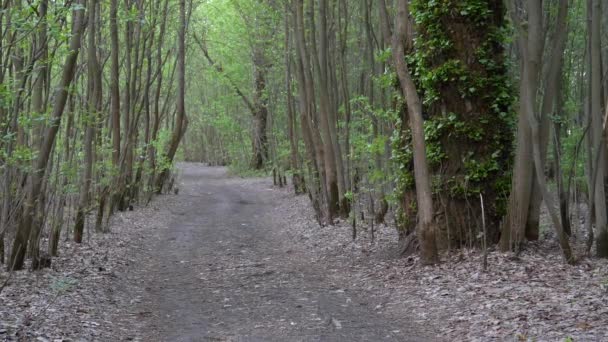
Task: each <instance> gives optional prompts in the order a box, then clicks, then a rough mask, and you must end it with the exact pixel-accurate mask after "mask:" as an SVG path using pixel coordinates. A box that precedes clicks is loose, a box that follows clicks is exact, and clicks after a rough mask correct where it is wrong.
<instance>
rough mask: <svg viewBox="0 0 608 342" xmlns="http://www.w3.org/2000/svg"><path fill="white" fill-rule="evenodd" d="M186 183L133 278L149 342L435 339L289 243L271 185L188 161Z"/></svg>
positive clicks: (282, 196)
mask: <svg viewBox="0 0 608 342" xmlns="http://www.w3.org/2000/svg"><path fill="white" fill-rule="evenodd" d="M179 187H180V189H179V190H180V192H179V195H177V196H175V198H174V200H173V201H171V204H170V208H169V210H170V212H171V213H172V214H171V215H172V218H171V220H170V222H171V223H170V224H169V225H168V226H167V227H166V228H163V229H160V230H158V232H157V242H156V246H152V248H151V249H150V251H153V252H151V253H149V255H146V256H145V257H143V258H140V260H139V261H138V263H139V264H140V265H135V266H136V267H134V268H133V269H135V270H137V271H134V273H132V274H131V275H130V277H132V278H134V279H136V280H137V282H138V283H139V284H140V287H143V288H142V289H140V290H138V292H139V293H140V294H141V296H140V297H141V300H140V301H139V304H137V305H138V306H139V307H138V311H139V312H140V323H141V324H142V326H141V329H142V335H143V337H144V338H143V339H144V340H145V341H429V339H428V337H424V336H425V335H424V334H421V333H420V332H421V331H423V330H419V329H414V324H413V323H412V322H411V321H409V320H408V317H407V316H408V314H407V313H405V312H404V313H403V315H398V317H396V315H394V314H392V315H391V314H389V313H385V312H383V310H381V309H380V308H381V307H382V305H381V304H383V303H382V299H381V298H377V297H374V298H371V297H370V296H368V295H367V291H366V290H363V289H356V288H351V287H349V284H348V275H347V274H346V273H347V272H348V271H341V270H336V267H338V265H332V264H331V263H330V261H327V260H325V261H324V262H323V263H320V262H319V261H314V260H315V259H314V258H313V256H312V255H309V254H310V253H307V251H306V250H305V248H304V247H299V246H298V245H297V244H296V243H295V242H292V241H289V239H287V238H286V236H287V235H285V234H283V232H284V231H285V230H288V229H289V226H288V223H287V224H286V223H285V222H281V220H280V219H276V218H273V217H271V216H272V215H270V214H271V213H272V209H273V208H275V207H276V206H277V205H278V203H280V201H285V200H288V198H287V197H286V196H287V195H286V193H285V192H280V191H275V190H272V189H270V184H269V181H264V182H253V183H252V182H251V181H250V180H247V179H239V178H231V177H228V176H227V174H226V170H225V169H223V168H210V167H204V166H202V165H200V164H181V165H180V177H179ZM138 297H139V296H138ZM427 336H428V335H427Z"/></svg>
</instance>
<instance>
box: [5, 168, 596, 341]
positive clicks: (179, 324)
mask: <svg viewBox="0 0 608 342" xmlns="http://www.w3.org/2000/svg"><path fill="white" fill-rule="evenodd" d="M178 184H179V190H180V192H179V194H178V195H163V196H158V197H156V198H155V199H154V200H153V201H152V203H151V204H150V205H149V206H148V207H145V208H136V209H135V211H133V212H125V213H119V214H117V215H116V216H115V217H114V218H113V219H112V233H110V234H106V235H96V234H90V238H89V239H88V240H87V241H86V243H83V244H82V245H80V246H77V245H74V244H72V243H69V242H67V241H66V242H64V243H63V244H62V249H61V257H59V258H56V259H54V262H53V267H52V268H51V269H46V270H42V271H37V272H29V271H19V272H15V273H14V274H12V275H11V278H10V279H9V281H8V283H7V284H8V285H7V286H6V287H5V288H4V289H3V290H2V293H0V340H8V341H13V340H24V341H30V340H34V341H68V340H69V341H120V340H123V341H125V340H134V341H456V340H458V341H465V340H466V341H469V340H478V341H488V340H496V341H502V340H522V341H526V340H536V341H559V340H566V339H568V338H571V339H572V340H573V341H607V340H608V329H606V326H608V263H607V262H606V261H602V260H596V259H584V260H582V261H581V262H579V263H578V264H577V265H576V266H567V265H565V264H564V263H563V262H562V261H561V260H560V254H559V251H558V249H557V247H556V245H555V244H554V243H552V242H551V240H550V239H548V240H544V241H542V242H541V243H539V244H537V245H534V246H533V247H534V248H530V249H529V250H526V251H524V252H523V253H522V254H521V255H520V256H519V257H517V258H515V257H513V256H512V255H508V254H501V253H498V252H494V251H491V252H490V254H489V257H488V264H489V268H488V271H487V272H483V271H482V270H481V260H482V256H481V255H480V253H478V252H475V251H460V252H453V253H451V254H450V255H449V256H448V255H444V256H443V257H442V261H443V262H442V264H441V265H440V266H437V267H424V266H422V265H420V263H419V260H418V259H417V258H416V257H410V258H399V257H397V253H396V249H397V248H396V245H397V243H396V239H397V237H396V233H395V231H394V229H393V228H391V227H387V226H380V227H377V230H376V231H375V234H374V237H375V238H374V241H373V242H372V241H371V239H370V236H371V234H370V233H371V232H370V231H366V230H362V231H360V232H359V237H358V239H357V241H355V242H353V241H352V238H351V228H350V226H348V225H347V224H345V223H341V224H337V225H336V226H331V227H319V226H318V225H317V224H316V223H315V222H314V220H313V213H312V210H311V209H310V207H309V202H308V198H306V196H299V197H294V196H293V194H292V191H291V190H290V189H287V188H284V189H276V188H273V187H272V183H271V181H270V180H268V179H261V178H255V179H241V178H237V177H230V176H228V175H227V174H226V170H225V169H223V168H209V167H204V166H202V165H200V164H181V165H180V175H179V178H178ZM8 277H9V274H7V273H6V272H5V271H0V284H3V283H4V282H5V281H6V279H7V278H8Z"/></svg>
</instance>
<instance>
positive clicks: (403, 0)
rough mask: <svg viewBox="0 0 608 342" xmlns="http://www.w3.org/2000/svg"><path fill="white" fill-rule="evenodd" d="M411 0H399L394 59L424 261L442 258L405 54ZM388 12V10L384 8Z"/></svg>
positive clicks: (417, 106)
mask: <svg viewBox="0 0 608 342" xmlns="http://www.w3.org/2000/svg"><path fill="white" fill-rule="evenodd" d="M408 6H409V5H408V0H397V14H396V16H395V32H394V33H393V35H392V37H393V38H392V50H393V63H394V65H395V70H396V71H397V76H398V78H399V83H400V86H401V93H402V95H403V97H404V99H405V101H406V103H407V112H408V117H409V123H410V127H411V130H412V141H413V150H414V178H415V183H416V197H417V201H418V227H417V235H418V239H419V241H420V249H421V258H422V262H423V263H425V264H435V263H438V262H439V255H438V252H437V243H436V237H435V234H436V226H435V221H434V218H433V195H432V192H431V181H430V173H429V167H428V161H427V157H426V144H425V141H424V127H423V118H422V104H421V102H420V97H419V96H418V93H417V91H416V86H415V85H414V82H413V80H412V77H411V75H410V73H409V70H408V67H407V64H406V63H405V59H404V58H403V56H404V55H405V46H404V43H403V42H404V41H406V34H407V20H408V19H407V18H408V15H409V8H408ZM383 13H384V15H385V16H387V14H386V10H384V11H383ZM384 23H385V28H384V30H385V32H388V31H389V30H390V28H388V27H387V26H388V20H387V19H386V18H385V20H384Z"/></svg>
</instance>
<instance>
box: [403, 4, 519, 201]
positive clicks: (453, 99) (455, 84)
mask: <svg viewBox="0 0 608 342" xmlns="http://www.w3.org/2000/svg"><path fill="white" fill-rule="evenodd" d="M489 4H490V2H488V1H484V0H467V1H454V0H441V1H440V0H434V1H426V0H413V1H412V3H411V13H412V16H413V18H414V21H415V23H416V25H417V30H418V32H419V34H418V35H417V36H416V38H415V40H414V45H415V51H414V52H413V53H412V54H410V55H408V56H405V58H406V61H407V63H408V65H409V66H410V69H411V70H412V73H413V76H414V81H415V83H416V85H417V88H418V90H419V93H420V95H421V99H422V102H423V110H424V112H425V113H426V114H427V115H428V118H426V120H425V122H424V131H425V140H426V143H427V145H426V147H427V150H426V153H427V158H428V162H429V166H430V168H431V170H433V172H434V176H433V178H432V187H433V191H434V192H435V193H438V192H442V193H447V194H449V196H450V197H455V198H465V197H468V196H477V194H479V193H480V192H485V191H491V193H494V194H495V195H496V196H497V200H496V203H493V205H494V207H495V209H496V212H503V211H504V209H505V207H506V203H505V200H506V198H507V197H508V196H507V194H508V192H509V189H510V160H511V151H512V143H511V141H512V137H513V133H512V132H513V129H514V116H513V109H512V103H513V102H514V98H515V97H514V95H513V94H514V91H513V88H512V85H511V82H510V80H509V76H508V73H507V70H508V69H507V63H506V62H505V59H504V55H503V54H502V52H501V48H500V46H502V44H504V43H505V42H506V41H507V40H508V38H507V37H508V33H509V29H508V28H507V27H506V26H498V25H496V24H495V22H496V16H497V15H499V14H500V15H502V13H499V14H497V13H495V12H494V11H493V9H495V8H496V7H494V8H490V7H489ZM498 8H500V6H498ZM459 23H467V24H459ZM456 30H462V32H459V33H456ZM475 30H477V31H475ZM479 30H481V31H479ZM464 34H469V35H470V36H472V37H475V38H473V39H477V40H478V41H477V42H476V46H477V48H476V49H475V50H474V51H473V54H472V56H471V57H472V58H474V59H473V60H471V59H468V60H464V59H462V55H460V54H459V52H458V51H459V50H458V49H461V46H462V45H461V44H462V42H460V41H459V39H463V38H462V37H463V35H464ZM497 51H500V52H499V53H497ZM471 57H469V58H471ZM445 103H451V104H454V103H463V105H462V106H460V107H458V106H457V107H455V108H447V109H446V108H445V107H443V106H444V105H445ZM466 103H470V105H469V106H470V107H471V108H466V106H465V105H464V104H466ZM473 103H475V104H476V107H473V105H472V104H473ZM397 125H398V127H399V129H398V134H397V135H396V136H394V137H393V147H394V150H393V158H392V159H393V161H394V162H396V164H397V165H398V166H399V173H398V174H397V177H396V183H397V191H400V192H401V193H405V192H406V191H408V190H412V189H413V187H414V182H413V163H412V158H413V153H412V151H411V146H410V145H411V133H410V131H409V129H408V128H407V126H406V128H405V129H403V128H401V126H402V125H403V123H401V122H398V123H397ZM455 158H460V159H461V160H456V159H455ZM447 165H451V167H452V168H454V167H455V165H459V166H458V168H457V169H456V171H454V170H452V171H450V172H448V173H446V174H444V172H445V168H446V167H448V166H447ZM488 187H489V188H490V189H488Z"/></svg>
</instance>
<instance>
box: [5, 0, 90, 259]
mask: <svg viewBox="0 0 608 342" xmlns="http://www.w3.org/2000/svg"><path fill="white" fill-rule="evenodd" d="M77 4H78V5H80V6H78V7H74V11H73V12H74V14H73V16H72V18H73V20H74V21H73V26H72V36H71V38H70V44H69V51H68V55H67V57H66V60H65V64H64V66H63V71H62V75H61V81H60V83H59V85H58V87H57V89H56V91H55V102H54V104H53V110H52V113H51V118H52V122H51V124H50V126H49V127H48V128H47V129H46V130H45V131H46V132H45V135H44V141H43V144H42V148H41V150H40V153H39V154H38V157H37V159H36V167H35V169H34V171H33V172H32V173H31V174H30V177H29V179H28V185H27V187H28V191H27V198H26V203H25V205H24V210H23V217H22V219H21V222H20V224H19V228H18V230H17V234H16V235H15V239H14V241H13V247H12V251H11V259H10V263H9V265H11V267H13V268H14V269H15V270H20V269H22V268H23V263H24V261H25V252H26V251H27V244H28V238H29V236H30V232H31V230H32V222H33V217H32V214H33V210H34V207H35V205H36V203H37V202H38V199H39V198H40V192H41V189H42V181H43V178H44V174H45V171H46V167H47V164H48V161H49V158H50V155H51V150H52V148H53V145H54V142H55V137H56V136H57V132H58V130H59V124H60V123H61V116H62V115H63V110H64V108H65V104H66V101H67V97H68V90H69V87H70V84H71V83H72V79H73V77H74V72H75V69H76V61H77V60H78V53H79V51H80V41H81V37H82V31H83V30H84V12H85V10H84V9H85V3H84V0H77Z"/></svg>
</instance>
